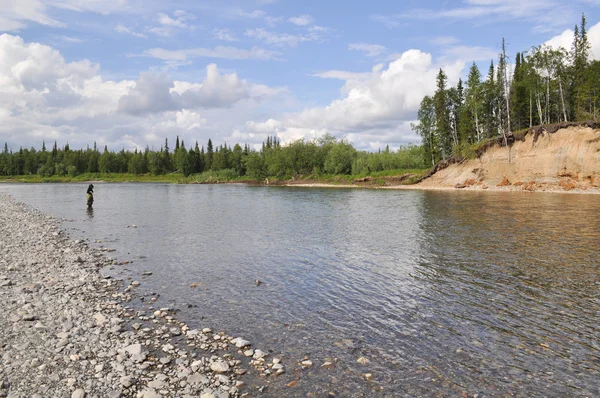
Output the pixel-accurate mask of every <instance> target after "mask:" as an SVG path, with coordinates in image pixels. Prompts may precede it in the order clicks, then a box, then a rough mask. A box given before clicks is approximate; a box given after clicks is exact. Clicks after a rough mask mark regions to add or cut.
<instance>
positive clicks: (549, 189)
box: [0, 179, 600, 195]
mask: <svg viewBox="0 0 600 398" xmlns="http://www.w3.org/2000/svg"><path fill="white" fill-rule="evenodd" d="M88 183H93V184H98V183H100V184H177V185H248V186H262V187H292V188H293V187H298V188H332V189H336V188H337V189H384V190H415V191H457V192H459V191H467V192H485V191H487V192H522V193H552V194H570V195H600V188H589V189H581V188H573V189H569V190H565V189H563V188H562V187H560V185H558V184H550V185H546V186H542V187H540V188H535V189H525V185H521V186H516V185H509V186H485V188H484V187H483V186H481V185H471V186H464V187H461V188H457V187H453V186H443V185H423V184H421V183H417V184H406V185H400V184H391V185H377V184H368V183H352V184H351V183H339V184H338V183H328V182H319V181H318V180H304V181H299V182H291V181H289V180H287V181H274V182H271V183H265V182H260V181H251V180H243V181H211V182H193V181H192V182H173V181H167V180H164V181H111V180H82V181H35V182H29V181H16V180H5V179H0V184H88Z"/></svg>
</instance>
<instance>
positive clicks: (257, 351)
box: [252, 350, 267, 359]
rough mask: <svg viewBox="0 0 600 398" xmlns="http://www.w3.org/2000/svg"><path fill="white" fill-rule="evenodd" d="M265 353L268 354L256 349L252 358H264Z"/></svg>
mask: <svg viewBox="0 0 600 398" xmlns="http://www.w3.org/2000/svg"><path fill="white" fill-rule="evenodd" d="M265 355H267V354H265V353H264V352H262V351H261V350H256V351H254V355H253V356H252V358H254V359H260V358H264V357H265Z"/></svg>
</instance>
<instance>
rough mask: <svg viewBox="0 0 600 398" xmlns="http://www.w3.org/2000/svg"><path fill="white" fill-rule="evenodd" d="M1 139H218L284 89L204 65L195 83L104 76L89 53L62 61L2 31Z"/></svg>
mask: <svg viewBox="0 0 600 398" xmlns="http://www.w3.org/2000/svg"><path fill="white" fill-rule="evenodd" d="M0 59H2V62H0V87H2V89H1V90H0V120H1V123H0V142H8V144H9V147H11V148H18V147H19V146H24V147H29V146H36V147H37V148H39V146H40V145H41V141H42V140H46V142H47V143H48V142H49V141H53V140H57V141H58V143H59V144H63V145H64V143H66V142H69V144H70V145H71V147H72V148H78V147H85V146H86V145H89V144H91V143H92V142H94V141H96V142H97V143H98V145H99V146H100V147H102V146H104V145H105V144H106V145H108V146H109V148H111V149H119V148H121V147H125V148H126V149H131V150H132V149H133V148H136V147H137V148H143V147H145V146H146V144H148V145H150V146H151V147H152V146H154V147H156V148H158V146H160V144H161V143H162V142H164V138H165V136H168V137H169V139H172V138H173V137H174V135H175V134H179V135H180V137H181V138H183V137H185V140H186V142H187V143H188V144H191V143H192V142H194V141H195V140H199V141H201V142H206V140H208V138H212V139H213V141H215V142H222V140H223V139H224V138H226V137H229V136H230V135H231V134H232V132H233V131H235V130H236V129H239V128H242V127H243V126H244V123H245V121H246V120H249V119H250V118H251V115H254V114H255V112H256V110H257V109H262V108H263V107H264V109H265V110H267V109H268V110H269V111H270V112H273V110H274V109H277V107H278V106H279V104H280V103H281V102H282V97H283V96H286V95H287V91H286V89H285V88H271V87H268V86H264V85H260V84H254V83H250V82H247V81H246V80H244V79H241V78H240V77H238V76H237V74H235V73H223V72H221V71H219V69H218V68H217V66H216V65H213V64H211V65H208V66H207V70H206V77H205V79H204V80H203V81H200V82H186V81H173V80H172V79H171V78H169V77H168V76H167V75H165V74H151V73H145V72H144V73H141V74H140V78H139V79H138V80H137V81H130V80H120V81H111V80H106V79H104V78H103V77H102V76H101V75H100V68H99V66H98V65H96V64H93V63H91V62H89V61H87V60H81V61H77V62H67V61H65V59H64V57H63V56H62V55H61V54H60V53H59V52H58V51H56V50H55V49H53V48H51V47H49V46H46V45H41V44H38V43H26V42H24V41H23V39H21V38H20V37H18V36H13V35H9V34H4V35H0Z"/></svg>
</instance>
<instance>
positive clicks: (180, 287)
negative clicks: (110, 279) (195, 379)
mask: <svg viewBox="0 0 600 398" xmlns="http://www.w3.org/2000/svg"><path fill="white" fill-rule="evenodd" d="M86 187H87V184H0V191H3V192H8V193H10V194H11V195H13V196H14V197H15V198H17V199H19V200H21V201H24V202H25V203H27V204H29V205H31V206H32V207H34V208H37V209H39V210H41V211H43V212H46V213H48V214H51V215H53V216H55V217H57V218H60V219H64V221H63V226H64V228H65V229H67V231H68V232H69V233H70V235H71V236H72V237H73V238H74V239H76V238H85V239H89V240H90V242H96V243H92V246H95V247H105V248H110V249H114V250H115V252H109V253H107V255H108V256H111V257H113V258H115V259H118V260H119V261H125V260H127V261H131V263H129V264H126V265H115V266H113V267H112V268H111V269H106V270H105V271H104V272H107V273H111V274H113V275H114V276H118V277H121V278H124V279H126V280H128V279H133V280H138V281H140V282H141V286H140V287H139V288H138V289H139V290H140V291H141V292H142V294H145V295H147V296H149V295H150V293H154V294H155V296H156V295H159V298H158V301H157V303H156V304H155V305H156V306H159V307H160V306H168V305H171V306H175V307H176V308H179V309H180V310H181V311H180V313H179V317H180V318H181V319H182V320H185V321H186V322H188V323H189V324H190V325H191V326H193V327H206V326H208V327H211V328H213V330H215V329H216V330H224V331H227V332H228V333H229V334H230V335H241V336H242V337H244V338H246V339H248V340H250V341H252V343H253V344H254V345H255V346H257V347H260V348H262V349H263V350H270V353H271V355H276V356H278V357H282V358H283V362H284V363H285V365H286V369H287V372H286V374H285V375H283V376H281V377H280V378H278V379H277V380H275V381H274V382H272V383H271V384H270V385H269V388H268V389H267V395H271V396H282V395H288V396H305V395H306V394H307V393H312V394H313V396H317V397H318V396H327V394H328V393H329V392H332V393H334V394H335V396H339V397H345V396H461V395H463V396H464V395H465V394H466V395H468V396H469V397H473V396H474V395H475V394H479V396H481V397H483V396H513V395H516V396H582V397H583V396H600V389H599V384H600V383H598V380H600V323H598V319H600V318H599V316H600V265H599V263H600V260H599V259H600V245H599V244H598V243H599V236H600V200H599V197H598V196H596V195H561V194H544V193H521V192H458V191H440V192H435V191H412V190H411V191H408V190H401V191H390V190H385V191H384V190H360V189H357V190H350V189H316V188H301V187H293V188H283V187H275V188H273V187H271V188H267V187H252V186H245V185H167V184H101V183H98V184H95V192H96V193H95V203H94V208H93V211H92V212H89V211H87V209H86V206H85V190H86ZM132 226H135V227H132ZM147 271H149V272H152V275H151V276H144V275H143V273H144V272H147ZM257 281H260V282H259V283H257ZM191 286H196V287H191ZM137 305H139V306H144V305H146V306H147V305H148V304H146V303H139V304H137ZM304 358H308V359H310V360H311V361H312V362H313V367H311V368H309V369H304V370H301V369H300V367H299V366H297V365H296V363H297V362H298V361H300V360H302V359H304ZM359 360H360V361H359ZM327 361H329V362H332V363H333V365H334V367H333V368H332V369H331V368H322V367H321V365H322V364H323V363H325V362H327ZM365 374H370V376H365ZM249 377H250V376H249ZM293 380H295V381H296V382H297V384H296V386H295V387H286V384H288V383H290V382H291V381H293ZM249 383H251V384H252V383H256V384H259V385H260V383H263V384H265V383H266V382H265V381H264V380H249Z"/></svg>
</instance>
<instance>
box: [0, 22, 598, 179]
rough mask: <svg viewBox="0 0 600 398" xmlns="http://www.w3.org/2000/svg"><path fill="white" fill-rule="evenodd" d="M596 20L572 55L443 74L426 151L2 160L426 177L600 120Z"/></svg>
mask: <svg viewBox="0 0 600 398" xmlns="http://www.w3.org/2000/svg"><path fill="white" fill-rule="evenodd" d="M590 49H591V46H590V43H589V41H588V37H587V28H586V19H585V15H582V18H581V24H580V25H578V26H577V25H576V26H575V30H574V37H573V44H572V47H571V49H570V51H567V50H566V49H562V48H561V49H553V48H550V47H548V46H544V45H541V46H538V47H534V48H531V49H530V50H529V51H525V52H518V53H517V54H516V57H515V61H514V64H511V63H510V62H509V61H510V60H509V58H508V56H507V55H506V53H507V50H506V44H505V41H504V39H503V40H502V47H501V52H500V55H499V59H498V61H497V63H496V64H494V61H493V60H492V62H491V64H490V67H489V71H488V73H487V76H486V78H485V80H484V79H483V78H482V75H481V72H480V71H479V68H478V66H477V65H476V64H475V63H473V65H472V66H471V68H470V71H469V74H468V77H467V81H466V82H464V83H463V81H462V80H460V79H459V81H458V84H457V85H456V86H455V87H448V86H447V76H446V74H445V73H444V71H443V70H442V69H440V71H439V73H438V75H437V89H436V91H435V93H434V94H433V95H432V96H426V97H425V98H423V100H422V101H421V104H420V108H419V110H418V114H417V119H418V120H417V121H416V122H415V123H413V124H412V128H413V130H414V131H416V132H417V133H418V134H419V135H420V136H421V144H420V145H407V146H403V147H400V148H399V149H398V150H395V151H391V150H390V149H389V147H386V148H385V149H384V150H379V151H377V152H367V151H359V150H356V149H355V148H354V147H353V146H352V144H351V143H350V142H348V141H347V140H346V139H337V138H336V137H334V136H332V135H330V134H326V135H324V136H323V137H321V138H319V139H316V140H310V141H307V140H302V139H301V140H297V141H294V142H291V143H287V144H286V145H281V143H280V141H279V139H278V138H277V137H268V138H267V140H266V142H263V144H262V147H261V148H260V149H258V150H256V149H254V148H251V147H250V146H248V145H247V144H244V146H243V147H242V146H241V145H240V144H235V145H234V146H233V147H231V146H228V145H227V144H226V143H224V144H222V145H219V146H213V143H212V140H210V139H209V140H208V142H207V144H206V148H205V147H204V145H202V146H199V144H198V142H197V141H196V142H195V143H194V145H190V146H189V147H186V144H185V143H184V142H183V141H181V142H180V140H179V137H176V141H175V146H174V149H173V150H171V148H170V147H169V141H168V139H165V142H164V145H163V146H162V147H161V148H160V149H159V150H151V149H149V148H148V147H146V148H145V150H143V151H140V150H137V149H136V150H134V151H133V152H131V151H126V150H125V149H121V150H120V151H118V152H113V151H110V150H109V149H108V148H107V147H106V146H105V147H104V148H103V150H102V151H100V150H99V149H98V148H97V147H96V143H94V144H93V146H92V147H91V148H90V147H88V148H86V149H76V150H72V149H70V147H69V145H68V144H65V145H64V146H63V147H60V148H59V147H58V146H57V143H56V142H54V145H53V147H52V149H47V148H46V144H45V142H42V147H41V149H39V150H36V149H35V148H30V149H27V148H25V149H24V148H20V149H19V150H18V151H14V152H13V151H12V150H9V148H8V145H7V144H6V143H5V144H4V148H3V150H2V152H0V176H22V175H25V176H27V175H29V176H39V177H53V176H55V177H62V176H67V177H76V176H79V175H83V174H91V173H101V174H103V175H107V174H111V173H117V174H119V173H122V174H124V173H127V174H131V175H136V176H139V175H148V174H150V175H155V176H161V175H168V174H174V173H177V174H181V175H183V176H184V177H187V176H190V175H195V174H201V173H209V172H210V173H213V174H214V173H217V175H218V176H219V178H220V179H221V180H234V179H239V178H247V179H252V180H257V181H261V180H264V179H265V178H278V179H287V178H295V177H298V176H302V177H304V178H318V177H320V176H323V175H354V176H356V175H368V174H371V173H378V172H386V171H395V170H397V171H402V170H423V169H426V168H428V167H432V166H435V164H436V163H437V162H439V161H440V160H446V159H449V158H452V157H454V158H465V157H470V156H473V154H474V153H475V151H474V148H475V147H476V146H477V145H478V143H482V142H484V141H485V140H487V139H490V138H497V137H503V138H504V142H505V143H506V142H507V140H508V139H509V137H510V135H512V133H513V132H518V131H522V130H524V129H528V128H530V127H532V126H534V125H539V124H550V123H554V122H562V121H578V120H587V119H597V112H598V108H599V107H600V61H595V60H594V61H590Z"/></svg>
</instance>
